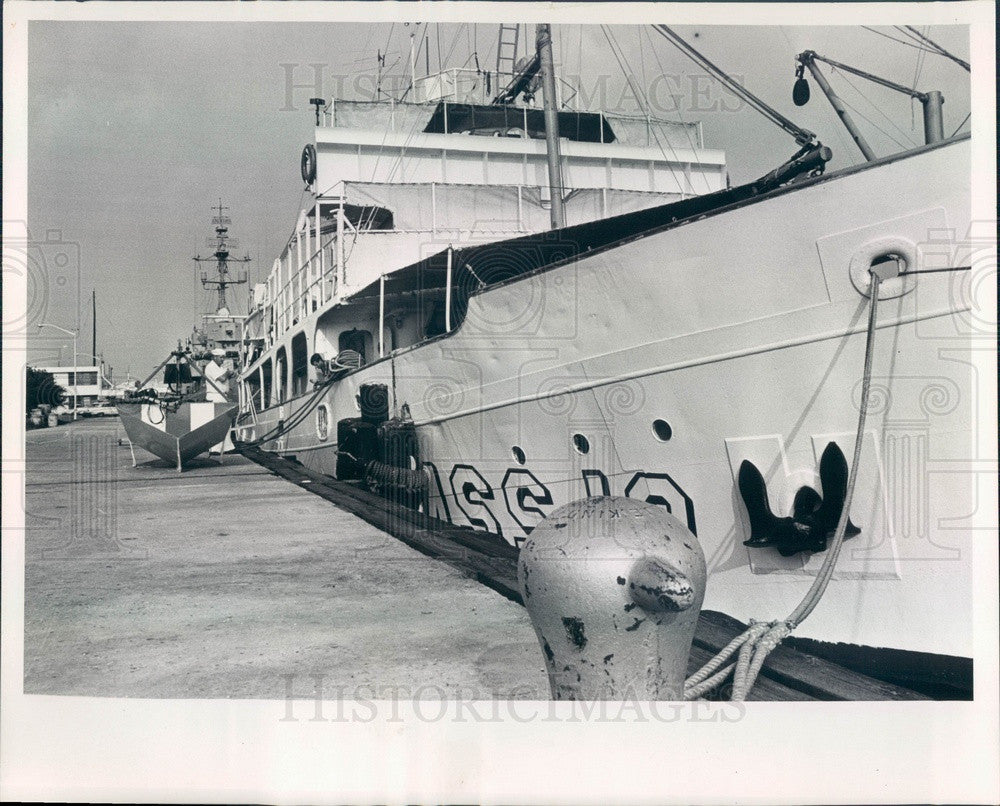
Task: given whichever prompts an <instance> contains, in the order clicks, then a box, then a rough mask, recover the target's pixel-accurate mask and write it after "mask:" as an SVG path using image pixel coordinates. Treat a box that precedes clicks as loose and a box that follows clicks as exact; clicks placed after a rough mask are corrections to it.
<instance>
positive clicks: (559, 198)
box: [535, 22, 566, 229]
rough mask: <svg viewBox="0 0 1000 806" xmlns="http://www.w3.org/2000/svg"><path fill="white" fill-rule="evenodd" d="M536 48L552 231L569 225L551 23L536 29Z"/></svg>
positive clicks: (540, 24)
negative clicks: (540, 84)
mask: <svg viewBox="0 0 1000 806" xmlns="http://www.w3.org/2000/svg"><path fill="white" fill-rule="evenodd" d="M535 46H536V47H537V48H538V60H539V62H540V66H541V71H542V100H543V110H544V113H545V152H546V154H547V156H548V161H549V193H550V195H551V197H552V209H551V220H552V229H561V228H562V227H564V226H566V215H565V211H564V210H563V182H562V158H561V155H560V153H559V109H558V107H557V102H556V76H555V70H554V68H553V64H552V29H551V28H550V26H549V24H548V23H541V22H540V23H538V25H537V26H536V27H535Z"/></svg>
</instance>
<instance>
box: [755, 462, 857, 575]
mask: <svg viewBox="0 0 1000 806" xmlns="http://www.w3.org/2000/svg"><path fill="white" fill-rule="evenodd" d="M819 480H820V484H821V485H822V487H823V495H822V496H821V495H820V494H819V493H818V492H816V491H815V490H814V489H813V488H812V487H808V486H803V487H800V488H799V490H798V492H797V493H795V499H794V500H793V502H792V515H791V517H786V518H779V517H777V516H776V515H775V514H774V513H773V512H772V511H771V506H770V504H769V503H768V500H767V484H766V483H765V481H764V477H763V476H762V475H761V473H760V471H759V470H758V469H757V467H756V466H755V465H754V464H753V463H752V462H748V461H746V460H744V461H743V463H742V464H741V465H740V472H739V479H738V481H739V487H740V495H741V496H742V497H743V503H744V505H745V506H746V508H747V515H748V516H749V518H750V539H749V540H745V541H744V542H743V545H744V546H752V547H754V548H758V547H762V546H774V548H776V549H777V550H778V553H779V554H781V556H782V557H791V556H792V555H793V554H796V553H797V552H800V551H811V552H818V551H826V544H827V540H829V539H830V538H831V537H833V533H834V532H835V531H836V529H837V521H838V520H839V519H840V512H841V510H842V509H843V508H844V499H845V498H846V497H847V458H846V457H845V456H844V452H843V451H842V450H840V448H839V447H838V446H837V443H835V442H831V443H829V444H828V445H827V446H826V449H825V450H824V451H823V455H822V456H821V457H820V460H819ZM860 532H861V530H860V529H859V528H858V527H857V526H855V525H854V524H853V523H851V521H850V518H848V521H847V529H846V530H845V532H844V539H847V538H849V537H854V536H855V535H857V534H859V533H860Z"/></svg>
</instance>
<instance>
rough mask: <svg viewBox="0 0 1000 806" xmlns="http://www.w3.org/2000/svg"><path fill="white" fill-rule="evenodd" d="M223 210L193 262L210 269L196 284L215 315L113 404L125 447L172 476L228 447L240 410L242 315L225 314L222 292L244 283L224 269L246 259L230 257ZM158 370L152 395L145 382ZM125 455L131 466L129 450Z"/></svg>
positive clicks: (242, 274)
mask: <svg viewBox="0 0 1000 806" xmlns="http://www.w3.org/2000/svg"><path fill="white" fill-rule="evenodd" d="M227 209H228V208H227V207H225V206H224V205H223V204H222V201H221V200H220V201H219V204H218V206H217V207H215V208H213V210H214V212H215V215H214V216H213V217H212V226H213V228H214V235H213V236H212V237H211V238H209V240H208V245H209V247H210V248H211V250H212V252H211V255H210V256H209V257H204V258H203V257H201V255H200V254H198V255H195V257H194V258H193V260H194V261H195V263H196V265H198V264H201V263H205V262H209V263H214V267H215V272H214V275H213V274H210V273H209V272H207V271H204V272H201V277H200V280H201V285H202V287H203V288H205V289H207V290H209V291H213V292H215V293H216V294H217V295H218V296H217V302H216V305H215V309H214V310H213V311H212V312H211V313H205V314H203V315H202V316H201V321H200V323H199V324H197V325H196V326H195V327H194V329H193V331H192V333H191V335H190V336H189V337H188V338H187V340H186V342H184V343H181V342H178V345H177V349H175V350H172V351H171V352H170V354H169V355H168V356H167V357H166V358H165V359H164V360H163V361H162V362H161V363H160V364H159V366H157V368H156V369H155V370H153V372H152V373H150V375H149V376H148V377H147V378H146V379H145V380H144V381H142V382H141V383H139V384H138V385H137V386H136V388H135V389H133V390H130V391H129V392H128V394H127V396H126V397H125V399H123V400H122V401H120V402H119V403H118V406H117V409H118V414H119V416H120V417H121V421H122V425H123V426H124V428H125V433H126V434H127V436H128V439H129V443H130V445H132V446H135V445H138V446H139V447H140V448H143V449H145V450H147V451H149V452H150V453H152V454H153V455H155V456H157V457H159V458H160V459H162V460H164V461H166V462H169V463H170V464H172V465H174V466H175V467H176V469H177V471H178V472H180V471H182V470H184V469H185V467H186V466H188V465H190V463H191V461H192V460H193V459H195V458H196V457H198V456H201V455H202V454H204V453H217V454H221V453H224V452H226V451H230V450H232V448H233V443H232V440H231V437H230V429H231V427H232V425H233V422H234V420H235V418H236V415H237V413H238V409H239V406H238V402H237V395H236V394H234V392H233V390H232V383H231V382H230V381H229V380H228V378H229V377H230V376H233V375H235V371H236V369H237V368H238V367H239V365H240V363H241V353H240V351H241V348H242V344H243V322H244V318H245V317H244V316H243V315H241V314H236V313H233V312H232V311H231V310H230V305H229V301H228V299H227V296H226V290H227V289H228V288H230V287H232V286H240V285H244V284H246V283H247V274H246V272H245V271H236V272H235V273H234V271H233V269H232V268H231V266H230V264H231V263H248V262H249V261H250V258H249V257H248V256H246V257H243V258H233V257H232V256H231V254H230V250H231V249H233V248H235V246H236V242H235V241H233V240H232V239H231V237H230V235H229V227H230V225H231V223H232V220H231V219H230V217H229V216H228V215H226V214H225V211H226V210H227ZM216 368H218V369H216ZM161 371H162V373H163V375H162V383H161V384H160V388H159V389H157V388H155V387H154V386H152V385H150V384H151V382H152V381H153V380H154V379H155V378H157V377H159V376H160V372H161ZM132 455H133V465H135V464H136V461H135V452H134V450H133V454H132Z"/></svg>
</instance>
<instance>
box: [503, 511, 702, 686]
mask: <svg viewBox="0 0 1000 806" xmlns="http://www.w3.org/2000/svg"><path fill="white" fill-rule="evenodd" d="M518 581H519V582H520V587H521V595H522V597H523V599H524V604H525V606H526V607H527V609H528V614H529V615H530V616H531V622H532V624H533V625H534V628H535V632H536V634H537V635H538V641H539V643H540V644H541V646H542V651H543V652H544V654H545V665H546V669H547V671H548V675H549V685H550V687H551V690H552V696H553V698H554V699H557V700H633V699H634V700H683V699H684V696H683V692H684V677H685V674H686V672H687V664H688V656H689V654H690V652H691V640H692V638H693V637H694V630H695V626H696V624H697V621H698V614H699V613H700V612H701V603H702V600H703V599H704V596H705V557H704V554H703V553H702V550H701V546H700V545H699V543H698V539H697V538H696V537H695V536H694V534H693V533H692V532H691V531H690V530H689V529H688V528H687V527H686V526H685V525H684V524H683V523H681V522H680V521H679V520H678V519H677V518H675V517H674V516H673V515H671V514H670V513H669V512H667V511H666V510H665V509H664V508H663V507H662V506H654V505H653V504H648V503H645V502H643V501H637V500H633V499H630V498H619V497H612V496H606V497H595V498H583V499H579V500H577V501H573V502H572V503H570V504H567V505H566V506H563V507H560V508H559V509H557V510H555V511H554V512H553V513H552V514H551V515H550V516H549V517H548V518H546V519H545V520H544V521H543V522H542V523H540V524H539V525H538V526H537V527H536V528H535V529H534V531H532V533H531V535H530V537H529V538H528V540H527V542H526V543H525V544H524V546H523V547H522V548H521V553H520V557H519V559H518Z"/></svg>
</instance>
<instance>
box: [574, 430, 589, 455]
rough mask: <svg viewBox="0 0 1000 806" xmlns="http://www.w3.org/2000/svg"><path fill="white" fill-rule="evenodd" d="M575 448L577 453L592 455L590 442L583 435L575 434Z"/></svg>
mask: <svg viewBox="0 0 1000 806" xmlns="http://www.w3.org/2000/svg"><path fill="white" fill-rule="evenodd" d="M573 447H574V448H576V452H577V453H581V454H587V453H590V440H589V439H587V438H586V437H585V436H584V435H583V434H573Z"/></svg>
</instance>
